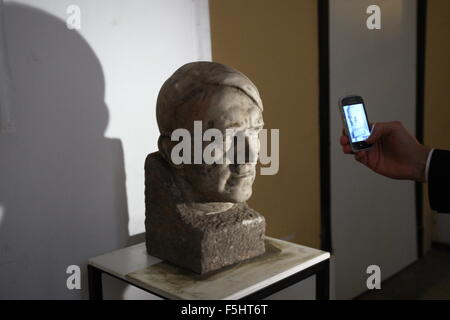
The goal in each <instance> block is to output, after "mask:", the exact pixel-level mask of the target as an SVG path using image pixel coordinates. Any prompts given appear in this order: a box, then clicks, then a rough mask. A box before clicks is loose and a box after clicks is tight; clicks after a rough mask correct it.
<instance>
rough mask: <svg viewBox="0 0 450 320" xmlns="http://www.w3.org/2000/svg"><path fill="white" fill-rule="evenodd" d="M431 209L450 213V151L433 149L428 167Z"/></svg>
mask: <svg viewBox="0 0 450 320" xmlns="http://www.w3.org/2000/svg"><path fill="white" fill-rule="evenodd" d="M428 195H429V199H430V206H431V209H433V210H436V211H437V212H441V213H450V151H446V150H439V149H435V150H434V151H433V154H432V155H431V159H430V167H429V169H428Z"/></svg>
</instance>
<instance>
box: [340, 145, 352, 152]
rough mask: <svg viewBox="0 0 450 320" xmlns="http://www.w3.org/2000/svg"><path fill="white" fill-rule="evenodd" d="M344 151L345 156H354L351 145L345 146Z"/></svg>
mask: <svg viewBox="0 0 450 320" xmlns="http://www.w3.org/2000/svg"><path fill="white" fill-rule="evenodd" d="M342 151H343V152H344V153H345V154H353V150H352V147H350V145H349V144H347V145H345V146H342Z"/></svg>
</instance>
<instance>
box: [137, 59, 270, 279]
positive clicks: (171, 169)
mask: <svg viewBox="0 0 450 320" xmlns="http://www.w3.org/2000/svg"><path fill="white" fill-rule="evenodd" d="M262 111H263V105H262V102H261V98H260V96H259V93H258V90H257V88H256V87H255V85H254V84H253V83H252V82H251V81H250V80H249V79H248V78H247V77H246V76H245V75H243V74H242V73H240V72H239V71H237V70H235V69H233V68H230V67H228V66H225V65H222V64H219V63H214V62H193V63H188V64H185V65H184V66H182V67H181V68H179V69H178V70H177V71H176V72H175V73H174V74H173V75H172V76H171V77H170V78H169V79H167V80H166V82H165V83H164V84H163V86H162V88H161V90H160V92H159V95H158V99H157V106H156V118H157V122H158V127H159V131H160V137H159V140H158V149H159V150H158V151H157V152H154V153H151V154H149V155H148V156H147V158H146V161H145V204H146V220H145V227H146V246H147V252H148V253H149V254H150V255H153V256H156V257H159V258H161V259H163V260H166V261H168V262H171V263H173V264H175V265H177V266H180V267H183V268H186V269H189V270H191V271H194V272H196V273H200V274H204V273H208V272H211V271H214V270H217V269H220V268H222V267H224V266H227V265H231V264H234V263H237V262H240V261H243V260H245V259H249V258H252V257H255V256H258V255H260V254H262V253H264V252H265V247H264V234H265V219H264V217H263V216H262V215H260V214H259V213H258V212H256V211H254V210H253V209H251V208H250V207H249V206H248V205H247V203H246V201H247V200H248V199H249V198H250V196H251V194H252V184H253V181H254V179H255V175H256V160H257V155H258V153H259V140H258V139H257V138H256V139H254V138H253V139H251V138H250V137H255V136H256V137H257V136H258V133H259V131H260V130H261V129H262V127H263V125H264V123H263V117H262ZM196 124H197V125H198V124H200V125H201V133H203V132H205V130H208V129H216V132H219V133H222V136H223V141H221V142H222V143H223V144H222V147H223V148H222V149H220V150H223V152H222V153H220V152H217V150H219V149H216V150H215V157H216V159H222V160H224V161H217V163H212V164H208V163H205V161H204V160H202V161H201V162H200V163H198V162H195V161H192V162H188V163H176V162H175V161H173V151H174V148H175V146H176V145H177V144H178V143H179V142H178V141H174V139H173V133H174V131H175V130H177V129H184V130H187V132H189V133H191V134H192V135H191V137H193V138H192V139H191V140H192V141H191V142H190V145H194V144H197V146H200V147H201V150H200V151H204V149H205V148H206V146H207V145H208V143H209V142H205V141H204V140H201V141H199V139H202V138H204V137H203V136H202V135H200V136H198V135H197V136H196V135H195V133H196V132H195V130H196V127H195V126H196ZM197 129H198V127H197ZM239 134H240V135H241V137H243V138H242V144H241V145H239V144H238V143H236V140H237V139H236V137H237V136H239ZM210 141H211V140H210ZM238 146H243V148H238ZM231 149H233V150H232V151H233V152H231V154H232V158H231V160H236V155H237V154H240V153H243V154H244V156H243V157H242V158H241V159H243V161H226V159H225V158H226V153H227V152H228V151H230V150H231ZM200 155H201V152H200ZM185 156H186V154H185ZM195 156H196V155H195V150H194V151H193V152H192V154H191V157H192V159H193V158H194V157H195ZM197 156H198V153H197ZM229 160H230V158H229Z"/></svg>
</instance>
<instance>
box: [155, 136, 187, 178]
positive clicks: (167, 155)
mask: <svg viewBox="0 0 450 320" xmlns="http://www.w3.org/2000/svg"><path fill="white" fill-rule="evenodd" d="M173 147H174V141H171V140H170V137H168V136H167V135H160V136H159V138H158V149H159V152H161V155H162V156H163V158H164V160H166V161H167V163H168V164H169V165H170V166H171V167H172V168H174V169H178V170H179V169H183V168H184V165H183V164H174V163H173V162H172V158H171V153H172V148H173Z"/></svg>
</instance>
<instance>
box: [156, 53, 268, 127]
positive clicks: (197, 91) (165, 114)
mask: <svg viewBox="0 0 450 320" xmlns="http://www.w3.org/2000/svg"><path fill="white" fill-rule="evenodd" d="M220 86H227V87H232V88H235V89H237V90H239V91H240V92H242V93H244V94H245V95H247V96H248V97H249V98H250V99H251V100H252V101H253V102H254V103H255V104H256V105H257V106H258V108H260V109H261V111H262V110H263V105H262V101H261V98H260V96H259V92H258V89H257V88H256V86H255V85H254V84H253V82H252V81H251V80H250V79H249V78H247V77H246V76H245V75H244V74H242V73H241V72H239V71H237V70H235V69H233V68H230V67H227V66H225V65H223V64H220V63H216V62H206V61H199V62H191V63H187V64H185V65H183V66H182V67H181V68H179V69H178V70H177V71H175V73H174V74H173V75H172V76H171V77H170V78H169V79H167V80H166V82H164V84H163V86H162V87H161V90H160V91H159V94H158V100H157V103H156V119H157V121H158V127H159V131H160V133H161V135H170V134H171V133H172V131H173V130H175V129H177V128H180V127H183V120H184V119H185V118H186V112H187V111H188V112H192V111H193V110H192V109H193V107H194V106H195V105H196V104H197V103H199V102H201V101H202V100H204V99H206V98H207V97H208V96H209V95H210V94H211V93H212V92H214V90H217V88H218V87H220Z"/></svg>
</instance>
